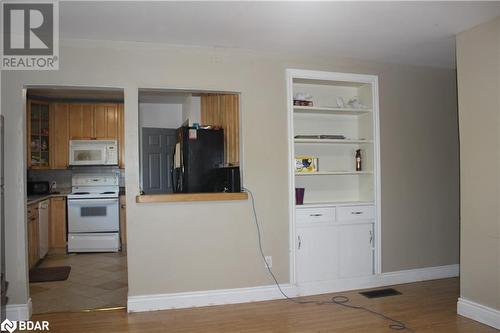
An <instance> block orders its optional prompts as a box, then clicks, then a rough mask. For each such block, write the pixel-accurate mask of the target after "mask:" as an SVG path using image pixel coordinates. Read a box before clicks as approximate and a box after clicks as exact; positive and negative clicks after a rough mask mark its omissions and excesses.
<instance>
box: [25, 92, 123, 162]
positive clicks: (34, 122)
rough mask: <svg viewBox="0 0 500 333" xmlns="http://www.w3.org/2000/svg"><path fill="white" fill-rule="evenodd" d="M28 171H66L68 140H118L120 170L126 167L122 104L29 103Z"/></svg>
mask: <svg viewBox="0 0 500 333" xmlns="http://www.w3.org/2000/svg"><path fill="white" fill-rule="evenodd" d="M27 120H28V121H27V138H28V152H27V157H28V161H27V165H28V168H30V169H49V168H50V169H66V168H68V164H69V161H68V159H69V140H117V141H118V149H119V153H118V158H119V166H120V168H125V159H124V154H125V130H124V125H125V119H124V114H123V104H122V103H120V104H115V103H95V104H93V103H59V102H55V103H48V102H44V101H32V100H30V101H29V102H28V115H27Z"/></svg>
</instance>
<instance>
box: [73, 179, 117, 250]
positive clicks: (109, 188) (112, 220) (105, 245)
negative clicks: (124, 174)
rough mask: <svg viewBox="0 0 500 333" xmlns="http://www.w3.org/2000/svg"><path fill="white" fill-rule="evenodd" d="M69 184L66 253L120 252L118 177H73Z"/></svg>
mask: <svg viewBox="0 0 500 333" xmlns="http://www.w3.org/2000/svg"><path fill="white" fill-rule="evenodd" d="M71 184H72V191H71V193H70V194H68V252H117V251H119V250H120V214H119V201H120V200H119V194H120V185H119V174H118V173H104V174H75V175H73V178H72V180H71Z"/></svg>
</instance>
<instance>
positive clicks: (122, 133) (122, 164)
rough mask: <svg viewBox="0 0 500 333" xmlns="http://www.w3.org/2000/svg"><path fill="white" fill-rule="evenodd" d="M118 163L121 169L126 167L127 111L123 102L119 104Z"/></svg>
mask: <svg viewBox="0 0 500 333" xmlns="http://www.w3.org/2000/svg"><path fill="white" fill-rule="evenodd" d="M118 150H119V152H118V158H119V161H118V164H119V166H120V169H124V168H125V113H124V111H123V104H118Z"/></svg>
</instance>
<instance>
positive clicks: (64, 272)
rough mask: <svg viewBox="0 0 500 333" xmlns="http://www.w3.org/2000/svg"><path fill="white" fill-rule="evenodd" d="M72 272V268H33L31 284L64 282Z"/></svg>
mask: <svg viewBox="0 0 500 333" xmlns="http://www.w3.org/2000/svg"><path fill="white" fill-rule="evenodd" d="M70 271H71V267H70V266H59V267H39V268H33V269H32V270H31V271H30V282H51V281H64V280H66V279H67V278H68V276H69V272H70Z"/></svg>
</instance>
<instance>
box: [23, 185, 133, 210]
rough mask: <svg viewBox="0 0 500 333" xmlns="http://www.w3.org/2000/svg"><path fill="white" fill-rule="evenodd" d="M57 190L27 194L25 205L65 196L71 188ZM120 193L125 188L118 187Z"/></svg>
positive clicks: (123, 192) (123, 193)
mask: <svg viewBox="0 0 500 333" xmlns="http://www.w3.org/2000/svg"><path fill="white" fill-rule="evenodd" d="M57 192H59V193H52V194H41V195H28V200H27V201H26V205H28V206H29V205H32V204H36V203H39V202H40V201H43V200H47V199H50V198H55V197H65V196H67V195H68V194H70V193H71V188H58V189H57ZM120 195H125V188H124V187H120Z"/></svg>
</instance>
